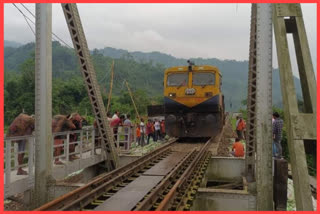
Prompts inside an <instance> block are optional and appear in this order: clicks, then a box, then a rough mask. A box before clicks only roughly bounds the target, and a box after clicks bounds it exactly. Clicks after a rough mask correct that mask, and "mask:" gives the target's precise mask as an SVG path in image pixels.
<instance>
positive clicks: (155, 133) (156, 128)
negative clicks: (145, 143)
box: [154, 119, 161, 141]
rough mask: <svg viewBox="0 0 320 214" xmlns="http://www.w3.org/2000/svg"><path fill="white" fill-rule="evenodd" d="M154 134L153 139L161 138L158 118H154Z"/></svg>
mask: <svg viewBox="0 0 320 214" xmlns="http://www.w3.org/2000/svg"><path fill="white" fill-rule="evenodd" d="M154 129H155V132H154V135H155V141H158V140H161V131H160V129H161V126H160V122H159V120H158V119H156V121H155V123H154Z"/></svg>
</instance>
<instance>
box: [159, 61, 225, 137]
mask: <svg viewBox="0 0 320 214" xmlns="http://www.w3.org/2000/svg"><path fill="white" fill-rule="evenodd" d="M188 63H189V66H177V67H171V68H168V69H166V70H165V72H164V113H165V126H166V133H167V134H168V135H169V136H172V137H212V136H215V135H216V134H217V133H218V132H219V131H220V130H221V128H222V126H223V124H224V96H223V94H222V92H221V82H222V76H221V73H220V71H219V69H218V68H217V67H214V66H209V65H201V66H196V65H194V64H193V63H191V62H190V61H188Z"/></svg>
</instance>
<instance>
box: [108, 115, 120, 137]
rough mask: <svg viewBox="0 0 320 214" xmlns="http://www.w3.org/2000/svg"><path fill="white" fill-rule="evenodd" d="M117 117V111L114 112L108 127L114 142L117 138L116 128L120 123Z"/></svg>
mask: <svg viewBox="0 0 320 214" xmlns="http://www.w3.org/2000/svg"><path fill="white" fill-rule="evenodd" d="M119 115H120V113H119V111H115V113H114V115H113V116H112V118H111V121H110V127H111V128H112V130H113V136H114V138H115V139H116V140H117V138H118V135H117V134H118V126H119V123H120V117H119Z"/></svg>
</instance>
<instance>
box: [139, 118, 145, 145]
mask: <svg viewBox="0 0 320 214" xmlns="http://www.w3.org/2000/svg"><path fill="white" fill-rule="evenodd" d="M145 133H146V127H145V125H144V120H143V118H141V122H140V134H141V135H140V146H144V135H145Z"/></svg>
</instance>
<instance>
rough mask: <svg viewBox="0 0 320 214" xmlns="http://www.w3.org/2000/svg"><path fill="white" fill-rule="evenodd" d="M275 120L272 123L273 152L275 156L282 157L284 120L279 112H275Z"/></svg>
mask: <svg viewBox="0 0 320 214" xmlns="http://www.w3.org/2000/svg"><path fill="white" fill-rule="evenodd" d="M272 116H273V118H274V122H273V124H272V138H273V143H272V153H273V155H272V156H273V157H276V158H282V146H281V140H282V128H283V120H282V119H281V118H280V115H279V113H278V112H274V113H273V115H272Z"/></svg>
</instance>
